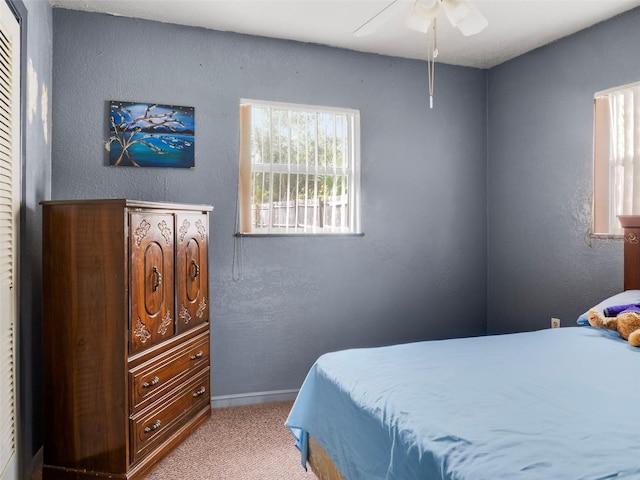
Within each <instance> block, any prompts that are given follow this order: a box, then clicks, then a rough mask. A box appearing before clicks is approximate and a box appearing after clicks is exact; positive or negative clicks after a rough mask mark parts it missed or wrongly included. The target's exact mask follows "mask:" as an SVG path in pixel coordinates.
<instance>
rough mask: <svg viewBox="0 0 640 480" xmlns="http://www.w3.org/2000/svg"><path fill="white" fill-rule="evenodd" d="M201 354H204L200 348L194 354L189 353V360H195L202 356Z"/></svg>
mask: <svg viewBox="0 0 640 480" xmlns="http://www.w3.org/2000/svg"><path fill="white" fill-rule="evenodd" d="M203 355H204V352H203V351H202V350H200V351H199V352H198V353H196V354H195V355H191V360H197V359H199V358H202V356H203Z"/></svg>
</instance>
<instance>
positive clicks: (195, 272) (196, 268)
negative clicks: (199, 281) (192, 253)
mask: <svg viewBox="0 0 640 480" xmlns="http://www.w3.org/2000/svg"><path fill="white" fill-rule="evenodd" d="M198 275H200V265H198V264H197V263H196V261H195V260H194V259H191V280H192V281H193V280H195V279H196V278H197V277H198Z"/></svg>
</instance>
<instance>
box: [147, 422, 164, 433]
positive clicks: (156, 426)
mask: <svg viewBox="0 0 640 480" xmlns="http://www.w3.org/2000/svg"><path fill="white" fill-rule="evenodd" d="M160 425H162V422H161V421H160V420H156V423H154V424H153V425H151V426H150V427H145V428H144V433H149V432H153V431H154V430H157V429H159V428H160Z"/></svg>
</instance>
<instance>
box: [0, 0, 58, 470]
mask: <svg viewBox="0 0 640 480" xmlns="http://www.w3.org/2000/svg"><path fill="white" fill-rule="evenodd" d="M0 1H2V0H0ZM8 3H9V5H11V6H13V8H14V9H15V10H16V11H17V12H18V15H19V17H20V18H21V22H22V23H21V28H22V62H21V63H22V65H21V78H22V91H21V94H22V112H21V113H22V116H23V123H22V127H23V131H22V140H23V142H22V192H21V212H20V321H19V331H18V338H19V353H20V360H19V364H18V371H19V378H20V385H19V390H18V403H19V407H18V415H19V432H18V439H19V442H20V446H19V449H18V455H19V468H20V477H21V478H29V477H30V473H31V469H32V467H33V465H32V459H33V456H34V454H35V453H36V452H37V450H38V449H39V448H40V446H41V445H42V431H41V425H42V413H41V410H42V389H41V381H40V377H41V375H42V367H41V358H42V355H41V341H42V340H41V335H40V332H41V328H40V327H41V316H40V291H41V252H42V242H41V232H42V228H41V223H42V216H41V213H40V206H39V204H38V203H39V202H40V201H41V200H46V199H48V198H49V197H50V195H51V65H52V12H51V6H50V5H49V2H46V1H42V0H25V1H24V2H23V1H21V0H9V2H8Z"/></svg>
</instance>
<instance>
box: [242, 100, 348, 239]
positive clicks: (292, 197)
mask: <svg viewBox="0 0 640 480" xmlns="http://www.w3.org/2000/svg"><path fill="white" fill-rule="evenodd" d="M359 120H360V115H359V112H358V111H356V110H350V109H341V108H329V107H316V106H308V105H292V104H283V103H272V102H261V101H254V100H242V101H241V105H240V171H239V188H238V206H239V222H238V232H239V233H244V234H247V233H253V234H318V233H323V234H324V233H329V234H331V233H359V232H360V215H359V194H360V192H359V190H360V172H359Z"/></svg>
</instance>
